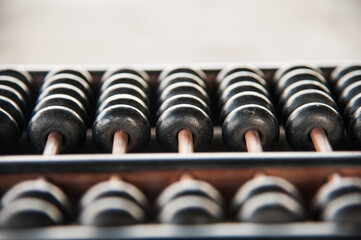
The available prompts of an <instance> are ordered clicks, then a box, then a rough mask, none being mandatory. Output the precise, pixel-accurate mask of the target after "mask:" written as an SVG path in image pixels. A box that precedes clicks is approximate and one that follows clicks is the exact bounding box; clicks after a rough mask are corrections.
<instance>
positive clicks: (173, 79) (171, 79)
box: [157, 72, 207, 95]
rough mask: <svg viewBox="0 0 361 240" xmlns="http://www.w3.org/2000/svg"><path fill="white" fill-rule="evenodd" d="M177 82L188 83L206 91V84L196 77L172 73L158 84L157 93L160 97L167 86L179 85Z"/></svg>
mask: <svg viewBox="0 0 361 240" xmlns="http://www.w3.org/2000/svg"><path fill="white" fill-rule="evenodd" d="M179 82H189V83H194V84H196V85H199V86H200V87H202V88H203V89H206V88H207V86H206V83H205V82H204V81H203V80H202V79H201V78H199V77H198V76H196V75H194V74H190V73H183V72H182V73H174V74H172V75H170V76H168V77H166V78H164V79H163V80H161V81H160V82H159V84H158V88H157V93H158V95H160V94H161V93H162V92H163V91H164V90H165V89H166V88H167V87H168V86H170V85H172V84H175V83H179Z"/></svg>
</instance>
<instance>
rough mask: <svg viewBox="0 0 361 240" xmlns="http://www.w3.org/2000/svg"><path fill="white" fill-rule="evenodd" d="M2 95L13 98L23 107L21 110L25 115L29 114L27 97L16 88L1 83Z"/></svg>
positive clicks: (0, 94) (0, 91)
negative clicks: (26, 102)
mask: <svg viewBox="0 0 361 240" xmlns="http://www.w3.org/2000/svg"><path fill="white" fill-rule="evenodd" d="M0 96H4V97H7V98H9V99H11V100H12V101H13V102H15V103H16V105H17V106H19V108H20V109H21V111H22V112H23V114H24V115H25V116H26V115H27V114H28V112H29V109H28V108H27V107H26V104H25V99H24V98H23V96H22V95H21V94H20V93H19V92H18V91H16V90H15V89H14V88H11V87H8V86H5V85H0Z"/></svg>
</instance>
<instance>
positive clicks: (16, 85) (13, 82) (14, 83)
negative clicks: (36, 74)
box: [0, 75, 32, 106]
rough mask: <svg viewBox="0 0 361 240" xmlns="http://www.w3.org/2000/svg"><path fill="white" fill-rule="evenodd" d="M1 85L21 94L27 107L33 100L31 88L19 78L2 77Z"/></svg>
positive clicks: (0, 77)
mask: <svg viewBox="0 0 361 240" xmlns="http://www.w3.org/2000/svg"><path fill="white" fill-rule="evenodd" d="M0 84H1V85H5V86H8V87H11V88H13V89H15V90H16V91H17V92H19V93H20V94H21V95H22V97H23V98H24V100H25V105H27V106H29V104H30V102H31V101H32V99H31V92H30V89H29V87H28V86H27V85H26V84H25V83H23V82H22V81H20V80H19V79H17V78H14V77H10V76H1V75H0Z"/></svg>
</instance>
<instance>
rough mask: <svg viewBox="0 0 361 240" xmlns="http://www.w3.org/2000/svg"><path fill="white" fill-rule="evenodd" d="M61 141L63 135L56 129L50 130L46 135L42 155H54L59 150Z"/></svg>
mask: <svg viewBox="0 0 361 240" xmlns="http://www.w3.org/2000/svg"><path fill="white" fill-rule="evenodd" d="M62 142H63V135H61V133H60V132H58V131H52V132H50V134H49V135H48V138H47V140H46V143H45V147H44V151H43V155H44V156H54V155H57V154H58V153H59V152H60V149H61V145H62Z"/></svg>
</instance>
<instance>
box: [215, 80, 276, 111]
mask: <svg viewBox="0 0 361 240" xmlns="http://www.w3.org/2000/svg"><path fill="white" fill-rule="evenodd" d="M245 91H253V92H258V93H260V94H263V95H265V96H266V97H267V98H270V95H269V92H268V91H267V89H266V88H265V87H263V86H262V85H261V84H259V83H255V82H250V81H244V82H237V83H234V84H232V85H230V86H228V87H227V88H226V89H224V91H223V92H222V94H221V95H220V97H219V100H218V106H219V108H221V107H222V106H223V105H224V104H225V102H226V101H227V100H228V99H230V98H231V97H232V96H233V95H235V94H237V93H239V92H245Z"/></svg>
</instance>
